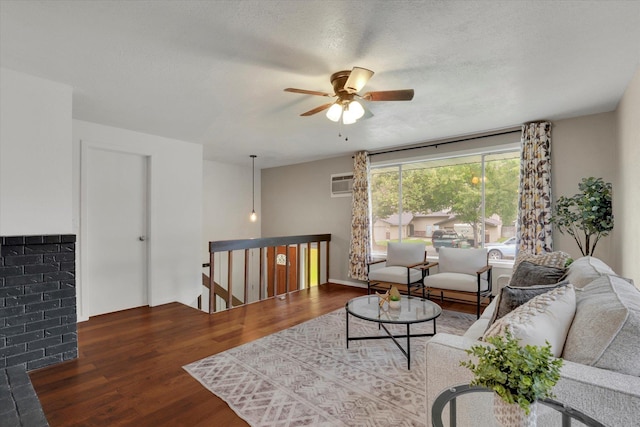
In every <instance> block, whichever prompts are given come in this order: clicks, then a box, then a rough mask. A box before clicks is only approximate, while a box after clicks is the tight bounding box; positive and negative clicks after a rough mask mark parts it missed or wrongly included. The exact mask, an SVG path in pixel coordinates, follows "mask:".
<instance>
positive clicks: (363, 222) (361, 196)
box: [349, 151, 371, 280]
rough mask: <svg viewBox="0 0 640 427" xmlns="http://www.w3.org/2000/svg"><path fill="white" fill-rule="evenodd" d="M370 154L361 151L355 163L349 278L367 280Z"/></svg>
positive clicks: (356, 156)
mask: <svg viewBox="0 0 640 427" xmlns="http://www.w3.org/2000/svg"><path fill="white" fill-rule="evenodd" d="M369 232H370V230H369V153H367V152H366V151H360V152H359V153H357V154H356V155H355V158H354V162H353V201H352V205H351V243H350V244H349V277H352V278H354V279H358V280H367V263H368V262H369V259H370V251H371V248H370V245H369V242H370V237H369Z"/></svg>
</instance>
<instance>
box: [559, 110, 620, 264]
mask: <svg viewBox="0 0 640 427" xmlns="http://www.w3.org/2000/svg"><path fill="white" fill-rule="evenodd" d="M617 164H618V153H617V150H616V122H615V114H614V113H612V112H611V113H602V114H593V115H589V116H580V117H575V118H572V119H565V120H557V121H555V122H553V128H552V129H551V187H552V193H553V199H554V200H557V199H558V197H560V196H573V195H574V194H576V193H577V192H578V183H579V182H580V181H581V180H582V178H586V177H590V176H593V177H595V178H602V179H604V180H605V181H606V182H611V183H612V184H613V191H614V194H613V204H614V207H615V206H616V204H617V203H618V202H619V200H620V198H621V197H623V195H622V193H621V192H620V187H619V183H618V174H617V169H618V168H617ZM616 228H618V225H616V226H615V227H614V231H615V229H616ZM614 239H615V237H614V235H609V236H607V237H603V238H602V239H600V241H599V242H598V245H597V246H596V251H595V256H596V257H598V258H600V259H602V260H603V261H604V262H606V263H607V264H608V265H610V266H611V267H612V268H613V269H614V270H616V271H620V270H619V269H620V263H619V260H618V258H617V257H616V256H615V254H614V253H613V242H614ZM553 248H554V249H555V250H561V251H564V252H567V253H569V254H571V256H572V257H573V258H574V259H576V258H579V257H580V256H582V255H581V253H580V249H578V245H577V244H576V243H575V241H574V240H573V238H572V237H571V236H569V235H562V234H560V233H559V232H558V231H557V230H555V229H554V232H553Z"/></svg>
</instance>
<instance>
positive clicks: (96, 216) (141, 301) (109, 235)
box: [82, 146, 148, 316]
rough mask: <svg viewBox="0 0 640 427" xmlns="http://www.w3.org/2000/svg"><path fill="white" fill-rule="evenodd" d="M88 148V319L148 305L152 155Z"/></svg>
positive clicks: (86, 185) (86, 224)
mask: <svg viewBox="0 0 640 427" xmlns="http://www.w3.org/2000/svg"><path fill="white" fill-rule="evenodd" d="M85 148H86V150H87V152H86V155H85V156H83V157H84V162H85V163H86V164H85V166H86V169H85V171H86V172H85V173H84V182H83V185H84V186H85V188H84V191H83V194H84V203H86V206H85V209H83V212H84V218H82V221H85V227H83V230H84V231H85V233H86V236H85V237H86V238H85V239H84V242H85V244H86V246H85V250H86V258H85V260H86V261H85V262H86V265H84V266H83V269H85V274H84V275H83V278H84V280H83V292H87V295H86V297H87V300H88V315H89V316H95V315H98V314H104V313H110V312H114V311H119V310H125V309H128V308H133V307H140V306H143V305H148V295H147V294H148V292H147V288H148V286H147V241H146V239H147V188H148V185H147V182H148V178H147V157H146V156H142V155H138V154H131V153H123V152H117V151H110V150H106V149H100V148H96V147H92V146H85ZM87 300H85V301H87Z"/></svg>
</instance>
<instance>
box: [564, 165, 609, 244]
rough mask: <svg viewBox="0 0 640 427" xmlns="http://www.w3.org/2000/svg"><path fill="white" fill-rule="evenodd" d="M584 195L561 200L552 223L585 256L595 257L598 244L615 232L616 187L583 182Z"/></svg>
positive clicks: (595, 180)
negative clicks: (594, 253)
mask: <svg viewBox="0 0 640 427" xmlns="http://www.w3.org/2000/svg"><path fill="white" fill-rule="evenodd" d="M578 189H579V190H580V193H578V194H575V195H574V196H573V197H565V196H562V197H560V198H559V199H558V200H557V201H556V204H555V206H554V208H553V215H552V216H551V222H553V223H554V224H555V225H556V226H557V227H558V231H560V233H562V234H564V233H567V234H569V235H570V236H571V237H573V239H574V240H575V241H576V243H577V244H578V247H579V248H580V252H581V253H582V255H583V256H588V255H593V252H594V251H595V249H596V244H597V243H598V241H599V240H600V238H601V237H604V236H606V235H608V234H609V232H611V230H613V208H612V204H611V193H612V185H611V183H609V182H604V181H603V180H602V178H593V177H589V178H583V179H582V181H581V182H580V183H579V184H578Z"/></svg>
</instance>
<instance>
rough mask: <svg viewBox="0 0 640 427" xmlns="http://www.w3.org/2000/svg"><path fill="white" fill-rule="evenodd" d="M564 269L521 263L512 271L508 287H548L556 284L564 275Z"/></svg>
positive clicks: (527, 262)
mask: <svg viewBox="0 0 640 427" xmlns="http://www.w3.org/2000/svg"><path fill="white" fill-rule="evenodd" d="M565 272H566V270H565V269H564V268H556V267H550V266H546V265H538V264H534V263H532V262H529V261H522V262H521V263H520V264H518V267H517V268H516V269H515V270H514V272H513V275H512V276H511V280H510V281H509V286H517V287H525V286H535V285H550V284H552V283H557V282H558V281H559V280H560V279H561V278H562V277H563V276H564V275H565Z"/></svg>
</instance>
